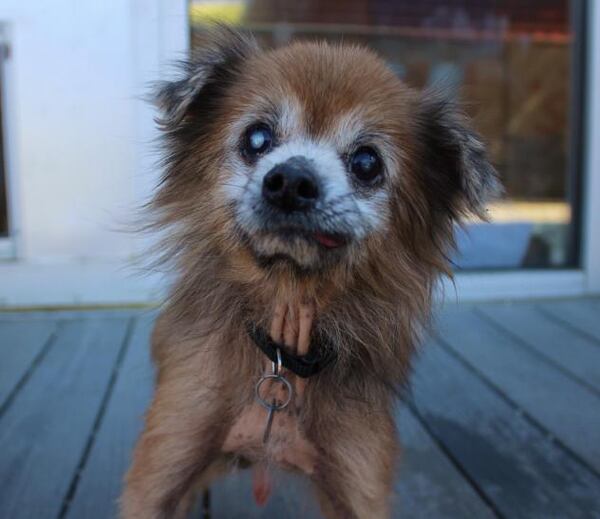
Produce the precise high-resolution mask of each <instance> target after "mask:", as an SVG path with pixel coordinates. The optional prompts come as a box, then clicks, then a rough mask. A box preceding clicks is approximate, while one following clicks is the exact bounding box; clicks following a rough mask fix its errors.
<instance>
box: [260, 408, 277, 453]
mask: <svg viewBox="0 0 600 519" xmlns="http://www.w3.org/2000/svg"><path fill="white" fill-rule="evenodd" d="M275 411H277V402H276V400H275V399H273V402H271V406H270V407H269V411H268V414H267V425H266V427H265V433H264V434H263V443H267V442H268V441H269V436H271V427H273V418H275Z"/></svg>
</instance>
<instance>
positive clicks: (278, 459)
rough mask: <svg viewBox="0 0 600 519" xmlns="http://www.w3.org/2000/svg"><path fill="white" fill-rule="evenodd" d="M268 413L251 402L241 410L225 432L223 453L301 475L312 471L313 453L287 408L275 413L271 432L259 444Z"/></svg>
mask: <svg viewBox="0 0 600 519" xmlns="http://www.w3.org/2000/svg"><path fill="white" fill-rule="evenodd" d="M267 419H268V411H267V410H266V409H265V408H264V407H262V406H261V405H260V404H258V403H256V402H253V403H252V404H249V405H248V406H247V407H245V408H244V409H243V411H242V412H241V413H240V414H239V416H238V418H237V419H236V420H235V421H234V423H233V425H232V427H231V429H230V430H229V432H228V433H227V436H226V438H225V442H224V444H223V447H222V449H223V451H224V452H227V453H232V454H236V455H240V456H243V457H244V458H247V459H249V460H250V461H252V462H262V461H267V462H274V463H276V464H277V465H281V466H282V467H284V468H288V469H290V468H291V469H298V470H300V471H302V472H304V473H305V474H312V473H313V472H314V467H315V462H316V457H317V451H316V449H315V447H314V445H313V444H312V443H311V442H310V441H309V440H308V439H307V438H306V435H305V434H304V432H303V430H302V427H301V424H300V421H299V418H298V414H297V412H296V411H295V409H294V408H293V406H292V405H290V406H289V407H288V408H286V409H284V410H281V411H277V412H275V415H274V417H273V422H272V425H271V431H270V434H269V438H268V440H267V441H266V443H265V442H264V441H263V437H264V433H265V428H266V425H267Z"/></svg>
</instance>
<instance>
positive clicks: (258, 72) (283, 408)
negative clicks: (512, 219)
mask: <svg viewBox="0 0 600 519" xmlns="http://www.w3.org/2000/svg"><path fill="white" fill-rule="evenodd" d="M156 102H157V105H158V107H159V109H160V112H161V115H160V119H159V124H160V126H161V129H162V132H163V137H164V140H163V142H164V169H163V171H164V172H163V176H162V178H161V181H160V185H159V186H158V188H157V190H156V193H155V196H154V198H153V200H152V202H151V203H150V208H151V211H152V215H153V217H152V218H153V219H152V222H151V224H150V225H151V226H152V227H153V228H157V229H161V230H162V236H163V238H164V239H163V241H162V242H161V247H162V249H161V251H162V256H163V259H164V260H165V261H167V262H171V263H170V264H171V265H172V268H173V269H174V270H175V272H176V273H177V277H176V281H175V282H174V283H173V286H172V288H171V291H170V295H169V298H168V300H167V302H166V303H165V305H164V306H163V308H162V311H161V313H160V316H159V317H158V319H157V322H156V325H155V329H154V332H153V337H152V351H153V358H154V361H155V363H156V366H157V381H156V382H157V384H156V390H155V394H154V398H153V401H152V403H151V405H150V408H149V410H148V412H147V415H146V422H145V429H144V431H143V433H142V435H141V437H140V439H139V441H138V444H137V447H136V449H135V452H134V456H133V462H132V466H131V468H130V470H129V472H128V474H127V476H126V483H125V488H124V492H123V495H122V498H121V515H122V517H123V518H124V519H162V518H164V519H166V518H172V517H183V516H184V515H185V513H186V510H187V507H188V505H189V503H190V502H191V500H192V496H193V493H194V491H195V489H198V488H206V487H207V486H208V485H209V484H210V483H211V482H212V481H213V480H214V478H216V477H218V476H220V475H221V474H223V473H224V472H225V471H227V470H228V469H229V468H231V467H232V466H249V465H251V466H253V467H254V493H255V496H256V498H257V500H258V501H259V502H264V500H265V499H266V498H267V497H268V494H269V491H270V488H271V478H272V475H271V471H270V468H271V467H273V466H274V465H275V466H278V467H283V468H284V469H289V470H293V471H298V472H300V473H302V474H304V475H305V476H306V477H308V478H309V480H310V481H311V483H312V485H313V487H314V489H315V493H316V497H317V499H318V502H319V505H320V507H321V509H322V511H323V514H324V515H325V516H326V517H329V518H385V517H388V516H389V511H390V496H391V489H392V482H393V478H394V472H395V468H396V464H397V461H398V456H399V450H400V448H399V443H398V440H397V434H396V427H395V422H394V406H395V403H396V401H397V396H398V393H399V391H401V390H402V388H403V387H405V386H406V384H407V381H408V377H409V373H410V366H411V358H412V357H413V354H414V353H415V350H416V349H417V346H418V344H419V340H420V337H421V336H422V333H423V330H424V329H426V327H427V324H428V320H429V315H430V308H431V301H432V294H433V293H434V290H435V286H436V282H437V280H438V278H439V277H440V276H441V275H451V271H450V267H449V260H448V257H449V254H450V253H451V252H452V249H453V246H454V244H453V231H454V226H455V224H456V223H457V222H459V221H460V219H461V217H463V216H464V215H466V214H473V213H474V214H476V215H479V216H482V217H485V203H486V201H488V200H489V199H490V197H492V196H494V195H495V194H496V193H497V192H498V189H499V181H498V179H497V174H496V172H495V170H494V168H493V166H492V165H491V164H490V161H489V159H488V156H487V154H486V150H485V147H484V144H483V143H482V140H481V139H480V137H479V136H478V135H477V133H476V132H475V131H474V130H473V129H472V128H471V126H470V124H469V120H468V119H467V117H466V116H464V115H463V114H462V112H461V111H460V109H459V107H458V106H457V104H456V103H455V102H454V101H452V100H448V99H445V98H444V96H443V95H441V94H440V93H439V92H437V91H435V90H431V89H430V90H425V91H418V90H415V89H413V88H410V87H408V86H407V85H406V84H404V83H403V82H402V81H401V80H400V79H399V78H398V77H397V76H396V75H395V74H394V73H393V72H392V70H391V69H390V68H389V67H388V66H387V65H386V64H385V62H384V61H383V60H382V59H380V58H379V57H378V56H377V55H376V54H374V53H373V52H372V51H370V50H368V49H366V48H363V47H360V46H355V45H340V44H328V43H324V42H298V43H293V44H290V45H289V46H287V47H283V48H280V49H276V50H262V49H261V48H260V47H259V46H258V45H257V43H256V42H255V40H254V39H253V38H252V37H251V36H250V35H248V34H245V33H240V32H237V31H234V30H233V29H228V28H226V27H217V28H215V29H212V30H210V31H209V32H208V33H207V34H206V36H205V39H204V41H203V43H202V44H201V45H200V48H199V50H198V51H197V53H196V54H195V55H194V56H193V57H192V58H190V59H189V60H188V61H186V62H185V63H183V64H182V68H181V76H180V77H179V78H177V79H175V80H173V81H168V82H163V83H160V84H159V85H158V87H157V93H156Z"/></svg>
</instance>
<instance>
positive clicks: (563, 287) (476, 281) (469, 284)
mask: <svg viewBox="0 0 600 519" xmlns="http://www.w3.org/2000/svg"><path fill="white" fill-rule="evenodd" d="M585 293H586V286H585V275H584V273H583V272H582V271H580V270H554V271H552V270H550V271H548V270H517V271H507V272H468V273H466V272H465V273H461V274H457V275H456V276H455V278H454V284H453V283H452V282H451V281H450V280H448V279H444V280H443V281H442V283H441V290H440V291H439V292H438V294H439V295H438V297H440V298H442V299H443V300H444V301H445V302H449V303H452V302H461V301H483V300H502V299H526V298H541V297H567V296H580V295H583V294H585Z"/></svg>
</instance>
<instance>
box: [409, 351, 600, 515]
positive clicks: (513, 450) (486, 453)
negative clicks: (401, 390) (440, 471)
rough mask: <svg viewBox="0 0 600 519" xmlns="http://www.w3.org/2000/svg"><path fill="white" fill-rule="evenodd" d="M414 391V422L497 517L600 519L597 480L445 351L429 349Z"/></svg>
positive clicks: (423, 359)
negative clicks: (436, 442) (417, 421)
mask: <svg viewBox="0 0 600 519" xmlns="http://www.w3.org/2000/svg"><path fill="white" fill-rule="evenodd" d="M498 369H502V367H500V366H499V367H498ZM413 385H414V401H415V404H416V408H417V410H418V412H419V414H420V415H421V416H422V418H423V419H424V420H425V422H426V423H427V424H428V426H429V427H430V429H431V430H432V431H433V433H434V434H435V436H436V437H437V438H438V440H439V441H440V442H441V443H442V444H444V445H445V447H446V448H447V449H448V451H449V452H450V453H451V455H452V456H453V458H454V459H455V460H456V462H457V463H459V464H460V465H461V466H462V467H463V469H464V470H465V472H466V473H467V474H468V475H469V477H470V478H471V479H472V480H474V481H476V483H477V485H478V486H479V487H480V489H481V492H482V493H483V494H484V495H485V496H486V497H487V498H488V499H489V500H490V502H492V503H493V505H494V507H495V508H496V510H497V511H498V513H499V514H500V515H501V516H502V517H507V518H511V519H520V518H523V519H532V518H540V519H541V518H544V519H552V518H556V519H559V518H560V519H564V518H566V517H568V518H569V519H578V518H582V519H583V518H590V517H598V516H599V514H600V480H599V479H598V478H597V477H596V476H595V475H593V474H592V473H591V472H590V471H588V470H587V469H585V468H584V467H582V466H581V465H580V464H579V463H578V462H577V461H575V460H574V459H573V458H572V457H571V456H569V455H568V454H567V453H566V452H565V451H564V450H562V449H560V448H558V446H557V445H556V444H555V443H554V442H553V441H552V439H551V438H549V437H548V436H547V435H546V434H544V433H543V432H542V431H541V430H540V429H539V428H537V427H534V426H533V425H532V424H531V422H530V421H529V420H527V419H526V418H525V417H524V416H523V414H522V413H521V412H520V411H519V410H518V409H516V408H514V407H513V406H511V405H510V404H509V403H508V402H507V401H506V400H505V399H503V398H501V397H500V396H499V395H498V393H497V392H495V391H494V390H493V389H491V388H490V387H489V386H488V385H487V384H486V383H484V382H483V381H482V379H481V378H480V377H479V376H477V375H476V374H474V373H473V372H472V371H471V370H470V369H468V368H466V367H465V366H464V365H463V364H462V363H461V362H459V361H458V360H457V359H456V358H455V357H453V356H452V355H451V354H450V352H448V351H446V349H445V348H443V347H441V346H440V345H439V344H437V343H435V342H432V343H431V344H429V345H427V347H426V348H425V349H424V353H423V355H422V357H421V359H420V361H419V364H418V368H417V371H416V374H415V377H414V379H413Z"/></svg>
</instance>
